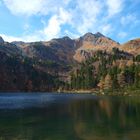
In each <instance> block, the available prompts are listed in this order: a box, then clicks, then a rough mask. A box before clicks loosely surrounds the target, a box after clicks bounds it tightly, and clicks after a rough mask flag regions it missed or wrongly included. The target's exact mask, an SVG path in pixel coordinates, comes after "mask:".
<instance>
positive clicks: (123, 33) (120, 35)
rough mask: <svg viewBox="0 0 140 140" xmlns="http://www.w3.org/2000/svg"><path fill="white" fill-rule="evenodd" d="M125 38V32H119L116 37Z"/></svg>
mask: <svg viewBox="0 0 140 140" xmlns="http://www.w3.org/2000/svg"><path fill="white" fill-rule="evenodd" d="M126 36H127V33H126V32H120V33H118V37H119V38H125V37H126Z"/></svg>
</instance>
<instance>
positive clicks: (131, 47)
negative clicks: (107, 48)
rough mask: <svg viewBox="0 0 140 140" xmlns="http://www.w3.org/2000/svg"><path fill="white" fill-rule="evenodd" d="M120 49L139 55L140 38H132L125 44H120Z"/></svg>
mask: <svg viewBox="0 0 140 140" xmlns="http://www.w3.org/2000/svg"><path fill="white" fill-rule="evenodd" d="M119 49H121V50H123V51H125V52H128V53H131V54H133V55H138V54H140V38H138V39H134V40H130V41H128V42H127V43H125V44H122V45H121V46H119Z"/></svg>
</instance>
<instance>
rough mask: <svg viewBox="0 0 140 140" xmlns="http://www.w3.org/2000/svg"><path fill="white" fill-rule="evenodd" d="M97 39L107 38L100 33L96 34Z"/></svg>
mask: <svg viewBox="0 0 140 140" xmlns="http://www.w3.org/2000/svg"><path fill="white" fill-rule="evenodd" d="M94 35H95V36H96V37H105V36H104V35H103V34H101V33H100V32H97V33H95V34H94Z"/></svg>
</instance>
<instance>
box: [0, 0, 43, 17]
mask: <svg viewBox="0 0 140 140" xmlns="http://www.w3.org/2000/svg"><path fill="white" fill-rule="evenodd" d="M3 1H4V3H5V5H6V6H7V8H8V9H9V10H10V11H11V12H12V13H13V14H15V15H27V16H30V15H32V14H37V13H39V12H40V10H41V9H42V8H43V5H44V0H28V1H27V0H3Z"/></svg>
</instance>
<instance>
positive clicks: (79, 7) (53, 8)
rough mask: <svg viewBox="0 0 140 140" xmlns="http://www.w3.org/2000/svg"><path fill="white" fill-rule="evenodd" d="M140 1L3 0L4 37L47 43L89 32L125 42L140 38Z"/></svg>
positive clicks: (0, 25) (0, 23) (0, 12)
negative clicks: (53, 39) (55, 39)
mask: <svg viewBox="0 0 140 140" xmlns="http://www.w3.org/2000/svg"><path fill="white" fill-rule="evenodd" d="M139 7H140V0H0V36H2V37H3V38H4V40H6V41H9V42H11V41H15V40H17V41H20V40H21V41H26V42H31V41H47V40H50V39H52V38H57V37H62V36H70V37H71V38H77V37H79V36H82V35H83V34H85V33H86V32H92V33H96V32H101V33H102V34H104V35H106V36H108V37H110V38H112V39H114V40H116V41H118V42H120V43H124V42H126V41H128V40H130V39H133V38H139V37H140V8H139Z"/></svg>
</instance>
